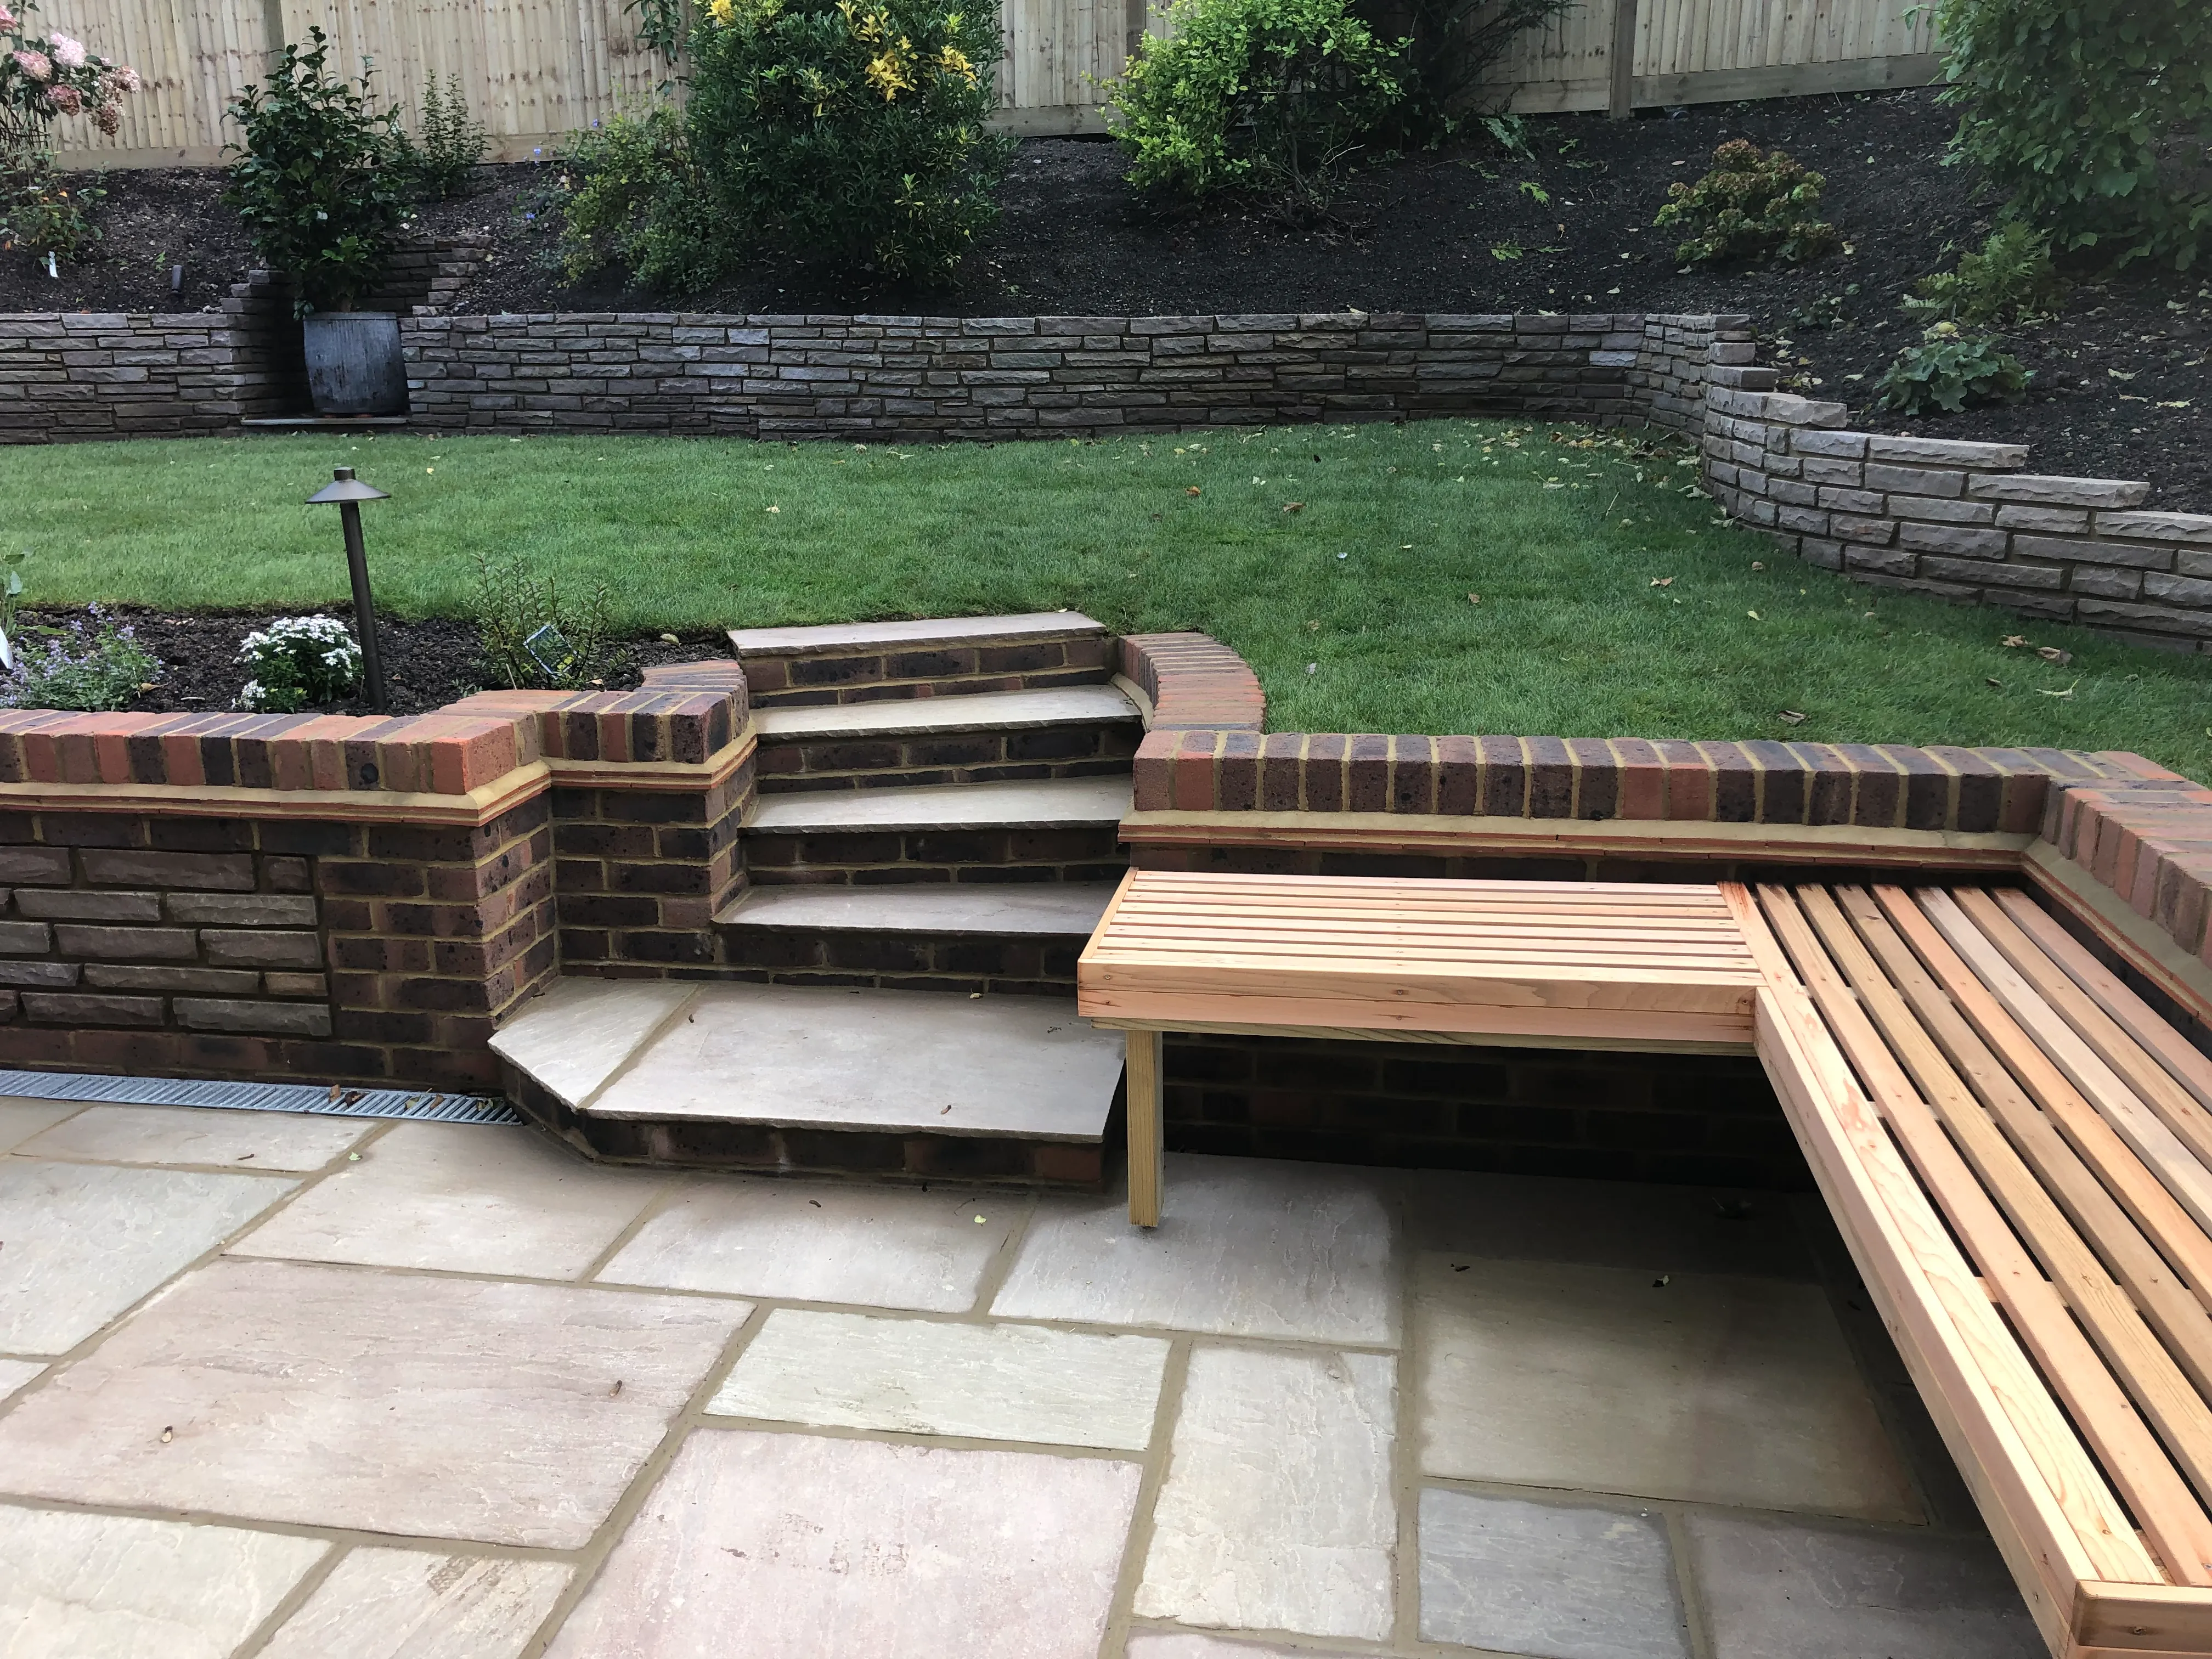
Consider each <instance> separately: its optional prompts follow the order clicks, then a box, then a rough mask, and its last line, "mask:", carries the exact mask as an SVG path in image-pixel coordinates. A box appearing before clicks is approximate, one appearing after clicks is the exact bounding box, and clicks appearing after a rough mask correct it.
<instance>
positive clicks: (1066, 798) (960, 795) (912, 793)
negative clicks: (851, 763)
mask: <svg viewBox="0 0 2212 1659" xmlns="http://www.w3.org/2000/svg"><path fill="white" fill-rule="evenodd" d="M1130 788H1131V786H1130V781H1129V780H1128V779H1127V777H1125V776H1115V777H1104V778H1042V779H1038V780H1036V781H1019V782H1006V783H943V784H929V785H926V786H924V787H920V788H902V789H854V790H836V791H830V790H805V791H800V792H798V793H789V794H774V795H763V797H761V800H760V805H759V806H758V808H757V811H755V813H754V816H753V818H752V821H751V822H750V823H748V824H747V825H746V826H745V829H746V831H747V833H749V834H751V835H807V834H824V833H834V832H839V831H856V830H870V829H994V828H998V829H1006V828H1012V829H1065V828H1076V827H1082V826H1085V825H1093V824H1104V823H1120V822H1121V818H1122V817H1123V816H1124V815H1125V814H1126V813H1127V811H1128V810H1129V802H1130Z"/></svg>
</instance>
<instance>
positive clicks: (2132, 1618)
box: [1079, 872, 2212, 1659]
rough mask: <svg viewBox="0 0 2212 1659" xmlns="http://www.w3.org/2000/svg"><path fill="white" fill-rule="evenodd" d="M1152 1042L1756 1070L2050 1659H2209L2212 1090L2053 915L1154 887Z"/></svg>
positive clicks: (1132, 1021) (1987, 905)
mask: <svg viewBox="0 0 2212 1659" xmlns="http://www.w3.org/2000/svg"><path fill="white" fill-rule="evenodd" d="M1079 1007H1080V1008H1081V1010H1082V1012H1085V1014H1086V1015H1089V1016H1090V1017H1091V1018H1093V1019H1094V1020H1095V1021H1096V1022H1097V1023H1098V1024H1108V1025H1116V1026H1121V1027H1123V1028H1125V1029H1127V1031H1128V1033H1129V1069H1128V1082H1127V1089H1128V1099H1129V1108H1128V1119H1129V1137H1130V1158H1129V1192H1130V1216H1131V1219H1132V1220H1133V1221H1135V1222H1137V1223H1139V1224H1140V1225H1155V1224H1157V1222H1158V1219H1159V1213H1160V1200H1161V1193H1160V1137H1161V1112H1162V1101H1161V1094H1160V1086H1161V1075H1160V1059H1161V1036H1160V1034H1161V1033H1162V1032H1164V1031H1168V1030H1176V1031H1258V1032H1268V1031H1272V1032H1279V1033H1282V1034H1285V1035H1326V1036H1355V1037H1369V1038H1376V1039H1381V1040H1387V1041H1397V1042H1407V1041H1412V1042H1519V1043H1541V1044H1543V1045H1546V1046H1559V1047H1575V1046H1584V1047H1607V1048H1634V1049H1659V1048H1691V1049H1716V1048H1733V1049H1738V1050H1741V1049H1744V1048H1748V1049H1750V1050H1751V1051H1752V1052H1754V1053H1756V1054H1758V1055H1759V1059H1760V1060H1761V1061H1762V1062H1763V1064H1764V1065H1765V1069H1766V1071H1767V1073H1768V1075H1769V1076H1770V1077H1771V1079H1772V1080H1773V1082H1774V1085H1775V1087H1776V1091H1777V1092H1778V1095H1779V1096H1780V1097H1781V1099H1782V1102H1783V1107H1784V1112H1785V1114H1786V1115H1788V1117H1789V1119H1790V1124H1791V1127H1792V1128H1793V1129H1794V1130H1795V1132H1796V1136H1797V1139H1798V1141H1799V1144H1800V1145H1801V1146H1802V1147H1803V1149H1804V1151H1805V1154H1806V1158H1807V1160H1808V1163H1809V1164H1810V1165H1811V1167H1812V1170H1813V1173H1814V1178H1815V1180H1816V1181H1817V1182H1819V1184H1820V1190H1821V1192H1822V1194H1823V1195H1824V1196H1825V1198H1826V1201H1827V1205H1828V1207H1829V1209H1830V1211H1831V1212H1832V1214H1833V1215H1834V1217H1835V1219H1836V1222H1837V1225H1838V1228H1839V1229H1840V1231H1842V1233H1843V1235H1844V1239H1845V1240H1846V1242H1847V1243H1849V1245H1850V1249H1851V1253H1852V1255H1853V1257H1854V1259H1855V1261H1857V1265H1858V1267H1859V1270H1860V1273H1861V1274H1862V1276H1863V1278H1864V1279H1865V1281H1866V1284H1867V1286H1868V1289H1869V1293H1870V1294H1871V1295H1872V1296H1873V1297H1874V1299H1875V1303H1876V1304H1877V1306H1878V1307H1879V1308H1880V1309H1881V1314H1882V1316H1883V1319H1884V1321H1885V1322H1886V1323H1887V1326H1888V1328H1889V1329H1890V1332H1891V1334H1893V1336H1894V1338H1895V1339H1896V1341H1897V1346H1898V1348H1899V1352H1900V1353H1901V1354H1902V1355H1903V1357H1904V1358H1905V1364H1906V1365H1907V1367H1908V1368H1909V1369H1910V1370H1911V1374H1912V1376H1913V1378H1914V1380H1915V1382H1916V1383H1917V1385H1918V1388H1919V1390H1920V1393H1921V1395H1922V1397H1923V1399H1924V1400H1925V1401H1927V1404H1928V1407H1929V1413H1930V1414H1931V1415H1932V1416H1933V1417H1934V1418H1935V1419H1936V1423H1937V1425H1938V1426H1939V1427H1940V1428H1941V1430H1942V1433H1943V1437H1944V1439H1945V1441H1946V1443H1948V1446H1949V1448H1950V1449H1951V1452H1952V1454H1953V1456H1954V1459H1955V1461H1956V1462H1958V1464H1959V1467H1960V1470H1961V1472H1962V1474H1964V1476H1965V1478H1966V1481H1967V1483H1968V1485H1969V1486H1970V1487H1971V1488H1972V1491H1973V1492H1974V1495H1975V1498H1976V1499H1977V1501H1978V1504H1979V1506H1980V1508H1981V1510H1982V1513H1983V1516H1984V1518H1985V1519H1986V1521H1987V1522H1988V1523H1989V1526H1990V1532H1991V1534H1993V1535H1994V1537H1995V1538H1996V1542H1997V1545H1998V1547H1999V1548H2000V1549H2001V1550H2002V1552H2003V1553H2004V1556H2005V1559H2006V1561H2007V1563H2008V1565H2009V1566H2010V1568H2011V1570H2012V1572H2013V1576H2014V1577H2015V1580H2016V1581H2017V1582H2018V1583H2019V1585H2020V1588H2021V1593H2022V1595H2023V1596H2024V1597H2025V1598H2026V1600H2027V1605H2028V1607H2029V1609H2030V1611H2031V1612H2032V1613H2033V1615H2034V1617H2035V1619H2036V1621H2037V1624H2038V1626H2039V1629H2040V1630H2041V1631H2042V1632H2043V1635H2044V1638H2045V1641H2046V1642H2047V1644H2049V1646H2050V1648H2051V1652H2052V1653H2053V1654H2054V1655H2058V1656H2063V1659H2161V1656H2163V1659H2173V1656H2179V1655H2184V1654H2186V1655H2195V1656H2204V1655H2212V1510H2208V1500H2212V1406H2208V1404H2207V1401H2208V1399H2212V1062H2208V1061H2207V1060H2206V1059H2205V1057H2204V1056H2203V1054H2199V1053H2198V1052H2197V1050H2196V1049H2195V1048H2192V1047H2191V1045H2190V1044H2189V1043H2188V1042H2187V1041H2186V1040H2185V1039H2184V1038H2183V1037H2182V1036H2181V1035H2180V1034H2179V1032H2177V1031H2175V1030H2173V1029H2172V1027H2171V1026H2169V1025H2168V1024H2166V1022H2165V1021H2164V1020H2163V1019H2161V1018H2160V1016H2159V1015H2158V1014H2157V1013H2156V1012H2155V1011H2154V1010H2153V1009H2152V1008H2151V1007H2150V1006H2148V1005H2147V1004H2146V1003H2144V1002H2143V1001H2142V1000H2141V999H2140V998H2138V997H2136V995H2135V994H2133V993H2131V992H2130V991H2129V990H2128V989H2127V987H2125V986H2124V985H2123V984H2122V983H2121V982H2120V981H2118V978H2116V977H2115V976H2114V975H2112V974H2111V973H2110V972H2108V971H2107V970H2106V969H2104V968H2103V967H2102V966H2101V965H2100V963H2098V961H2097V960H2096V959H2095V957H2093V956H2092V955H2091V954H2090V953H2089V952H2088V951H2087V950H2086V949H2085V948H2084V947H2082V946H2081V945H2080V944H2078V943H2077V942H2076V941H2075V939H2073V938H2072V937H2071V935H2069V933H2066V932H2065V931H2064V930H2063V928H2062V927H2060V926H2059V925H2058V924H2057V922H2056V921H2053V920H2052V919H2051V917H2050V916H2049V915H2047V914H2045V912H2044V911H2043V910H2042V909H2041V908H2039V906H2038V905H2037V904H2036V903H2035V902H2033V900H2032V899H2030V898H2029V897H2028V896H2027V895H2026V894H2025V893H2023V892H2020V891H2016V890H1984V889H1978V888H1957V889H1951V888H1942V887H1922V888H1916V889H1912V890H1906V889H1904V888H1898V887H1877V888H1874V889H1871V890H1863V889H1858V888H1852V887H1837V888H1828V887H1821V886H1792V887H1784V886H1762V887H1759V888H1758V889H1757V890H1755V891H1754V890H1747V889H1745V888H1743V887H1741V886H1735V885H1732V884H1719V885H1716V886H1711V887H1690V886H1668V887H1657V886H1650V887H1647V886H1627V885H1620V886H1605V885H1590V884H1553V883H1533V882H1529V883H1520V882H1450V881H1434V882H1430V881H1376V880H1367V879H1358V878H1310V877H1258V876H1242V875H1238V876H1228V875H1223V876H1213V875H1199V874H1170V873H1166V872H1133V873H1132V874H1131V875H1130V877H1129V878H1127V880H1126V881H1125V883H1124V884H1123V886H1122V888H1121V892H1120V894H1119V895H1118V896H1117V897H1116V898H1115V902H1114V904H1113V906H1112V907H1111V908H1109V910H1108V912H1107V914H1106V916H1105V919H1104V920H1103V921H1102V922H1101V924H1100V927H1099V929H1098V932H1097V933H1096V934H1095V935H1094V936H1093V938H1092V940H1091V946H1090V948H1089V949H1087V950H1086V951H1085V953H1084V956H1083V959H1082V963H1081V967H1080V969H1079Z"/></svg>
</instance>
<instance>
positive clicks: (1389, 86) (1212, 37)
mask: <svg viewBox="0 0 2212 1659" xmlns="http://www.w3.org/2000/svg"><path fill="white" fill-rule="evenodd" d="M1168 18H1169V27H1170V33H1169V34H1168V36H1167V37H1166V38H1165V39H1164V40H1163V39H1158V38H1151V37H1148V38H1147V39H1146V40H1145V41H1144V43H1143V45H1142V46H1140V47H1139V50H1138V52H1137V55H1136V56H1135V57H1134V58H1131V59H1130V60H1129V66H1128V69H1127V71H1126V72H1125V73H1124V74H1123V76H1122V77H1121V79H1120V80H1119V81H1116V82H1114V83H1113V85H1112V87H1111V88H1110V90H1109V102H1110V106H1111V108H1112V111H1113V114H1112V117H1111V125H1112V127H1113V130H1114V134H1115V137H1117V138H1119V139H1120V140H1121V145H1122V148H1123V149H1126V150H1127V152H1128V155H1129V157H1130V167H1129V175H1128V176H1129V182H1130V183H1132V184H1133V185H1137V186H1139V188H1140V189H1146V190H1156V191H1167V192H1171V193H1173V194H1176V195H1180V196H1184V197H1205V196H1211V195H1213V194H1215V193H1217V192H1218V191H1231V190H1235V191H1254V192H1255V193H1257V194H1261V195H1263V196H1267V197H1273V198H1276V199H1278V200H1285V201H1290V202H1293V203H1300V204H1310V205H1316V206H1318V205H1322V204H1325V203H1326V201H1327V198H1328V194H1329V191H1330V189H1331V186H1332V184H1333V181H1334V176H1335V175H1336V173H1338V171H1339V170H1340V168H1341V167H1342V165H1343V163H1344V161H1345V159H1346V157H1347V156H1349V155H1351V154H1352V152H1353V151H1354V150H1356V149H1358V148H1359V145H1360V141H1361V140H1362V139H1363V138H1364V137H1366V136H1367V134H1368V133H1369V132H1370V131H1371V130H1372V129H1373V128H1374V127H1375V125H1376V123H1377V122H1378V121H1380V120H1381V119H1382V118H1383V117H1384V116H1385V115H1386V114H1388V113H1389V111H1390V109H1391V107H1392V106H1394V105H1395V104H1396V103H1397V102H1398V101H1399V100H1400V99H1401V97H1402V96H1403V95H1404V94H1403V90H1402V88H1401V86H1400V84H1399V82H1398V80H1397V78H1396V76H1395V75H1394V74H1393V73H1392V70H1391V64H1392V61H1393V59H1394V58H1395V56H1396V55H1397V54H1398V53H1399V52H1401V51H1402V50H1403V49H1404V47H1405V46H1406V43H1405V42H1404V41H1402V40H1401V41H1399V42H1397V43H1395V45H1393V44H1389V43H1386V42H1384V41H1383V40H1377V39H1376V36H1375V34H1374V33H1373V32H1372V31H1370V29H1369V28H1368V27H1367V25H1366V24H1365V23H1364V22H1362V21H1360V20H1359V19H1358V17H1356V16H1354V15H1352V13H1351V12H1350V11H1348V10H1347V9H1346V6H1345V0H1176V3H1175V6H1174V9H1172V10H1171V11H1170V13H1169V14H1168Z"/></svg>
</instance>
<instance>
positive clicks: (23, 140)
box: [0, 0, 139, 154]
mask: <svg viewBox="0 0 2212 1659" xmlns="http://www.w3.org/2000/svg"><path fill="white" fill-rule="evenodd" d="M17 3H18V4H20V5H21V13H20V15H19V14H18V13H17V12H15V11H12V10H10V9H9V7H8V6H7V5H6V4H5V3H0V149H6V150H8V151H9V152H10V153H13V154H33V153H36V152H38V151H40V150H43V149H47V148H48V146H47V144H46V131H47V129H48V128H49V127H50V126H51V125H52V123H53V122H54V121H55V120H57V119H58V118H61V117H63V116H76V115H82V116H83V117H85V118H88V119H89V120H90V121H91V123H92V124H93V125H94V126H95V127H98V128H99V129H100V131H102V132H106V133H112V132H114V131H116V129H117V128H118V127H119V126H121V125H122V124H123V122H122V112H121V111H120V109H119V108H118V105H119V104H120V103H121V102H122V100H124V99H125V97H127V96H128V95H129V94H131V93H134V92H136V91H137V90H138V87H139V82H138V71H137V70H134V69H132V68H131V66H130V65H129V64H118V63H114V62H112V61H111V60H110V59H108V58H102V57H101V56H100V54H99V53H98V52H91V51H88V50H87V49H86V47H85V44H84V42H83V41H82V40H73V39H72V38H70V36H69V35H66V34H64V33H61V32H60V31H58V30H57V31H55V32H54V33H52V34H33V33H31V32H30V29H29V27H28V24H29V21H30V15H31V14H32V13H33V12H34V11H36V10H37V9H38V6H37V5H36V3H35V0H17Z"/></svg>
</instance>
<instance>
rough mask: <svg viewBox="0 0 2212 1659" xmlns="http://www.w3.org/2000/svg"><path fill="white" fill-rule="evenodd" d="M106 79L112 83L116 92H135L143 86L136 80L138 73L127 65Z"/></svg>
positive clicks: (141, 82)
mask: <svg viewBox="0 0 2212 1659" xmlns="http://www.w3.org/2000/svg"><path fill="white" fill-rule="evenodd" d="M107 78H108V79H109V80H110V81H111V82H113V83H114V86H115V89H116V90H117V91H118V92H136V91H137V90H138V88H140V87H142V86H143V85H145V82H143V81H141V80H140V79H139V78H138V71H137V70H135V69H132V68H131V65H130V64H124V65H123V67H122V68H120V69H118V70H116V71H115V73H114V74H112V75H111V76H108V77H107Z"/></svg>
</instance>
